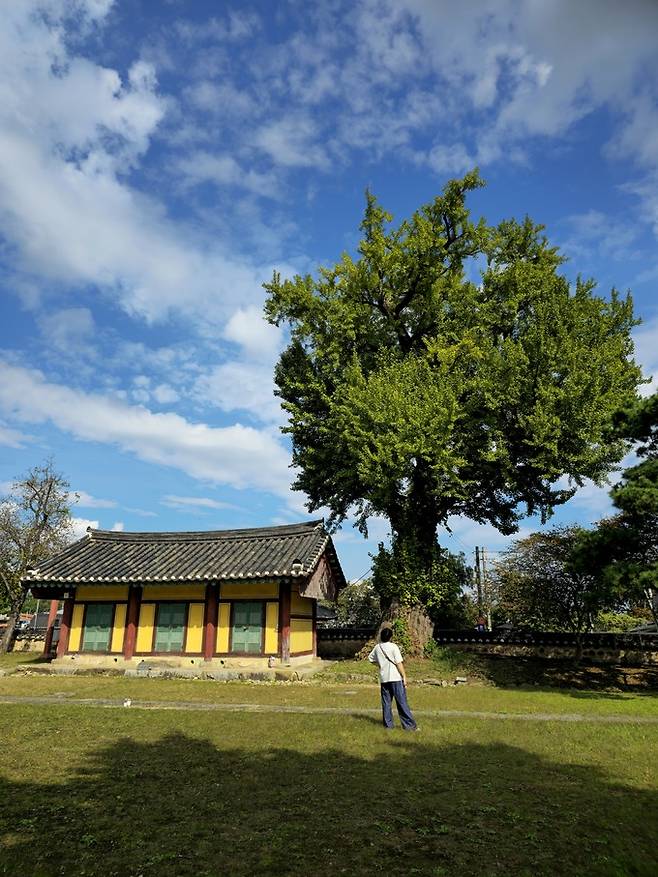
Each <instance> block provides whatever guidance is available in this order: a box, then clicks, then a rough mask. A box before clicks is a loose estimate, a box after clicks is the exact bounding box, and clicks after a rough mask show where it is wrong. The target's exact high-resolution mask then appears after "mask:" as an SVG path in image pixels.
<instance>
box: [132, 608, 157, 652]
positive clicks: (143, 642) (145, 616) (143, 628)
mask: <svg viewBox="0 0 658 877" xmlns="http://www.w3.org/2000/svg"><path fill="white" fill-rule="evenodd" d="M154 621H155V603H142V605H141V607H140V610H139V627H138V628H137V643H136V645H135V651H136V652H150V651H151V649H152V648H153V622H154Z"/></svg>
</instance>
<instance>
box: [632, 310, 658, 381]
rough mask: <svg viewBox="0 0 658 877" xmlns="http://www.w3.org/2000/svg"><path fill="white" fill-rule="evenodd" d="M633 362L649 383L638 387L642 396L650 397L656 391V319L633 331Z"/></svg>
mask: <svg viewBox="0 0 658 877" xmlns="http://www.w3.org/2000/svg"><path fill="white" fill-rule="evenodd" d="M633 341H634V343H635V360H636V362H637V363H638V364H639V365H641V366H642V371H643V373H644V375H645V376H646V377H649V378H651V383H649V384H644V385H643V386H642V387H640V393H641V394H642V395H643V396H650V395H651V394H652V393H655V392H656V390H657V389H658V318H654V319H652V320H648V321H647V322H646V323H642V324H641V325H640V326H638V327H637V328H636V329H635V330H634V331H633Z"/></svg>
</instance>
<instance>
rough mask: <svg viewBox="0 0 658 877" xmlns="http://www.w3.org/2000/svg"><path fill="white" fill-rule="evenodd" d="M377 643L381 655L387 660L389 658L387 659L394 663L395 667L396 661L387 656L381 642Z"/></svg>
mask: <svg viewBox="0 0 658 877" xmlns="http://www.w3.org/2000/svg"><path fill="white" fill-rule="evenodd" d="M378 645H379V648H380V649H381V652H382V655H383V656H384V657H385V658H386V659H387V660H389V661H390V662H391V664H393V665H395V667H397V662H396V661H394V660H393V658H389V656H388V655H387V654H386V652H385V651H384V647H383V646H382V644H381V643H378Z"/></svg>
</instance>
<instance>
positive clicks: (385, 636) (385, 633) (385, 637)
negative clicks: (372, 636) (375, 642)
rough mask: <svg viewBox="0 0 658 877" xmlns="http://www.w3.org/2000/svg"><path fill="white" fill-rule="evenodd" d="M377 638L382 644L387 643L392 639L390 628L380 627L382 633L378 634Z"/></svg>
mask: <svg viewBox="0 0 658 877" xmlns="http://www.w3.org/2000/svg"><path fill="white" fill-rule="evenodd" d="M379 638H380V639H381V641H382V642H383V643H387V642H388V641H389V640H392V639H393V631H392V629H391V628H390V627H382V632H381V633H380V634H379Z"/></svg>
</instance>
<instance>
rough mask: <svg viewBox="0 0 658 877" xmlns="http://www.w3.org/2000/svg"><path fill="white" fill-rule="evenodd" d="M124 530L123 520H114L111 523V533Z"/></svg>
mask: <svg viewBox="0 0 658 877" xmlns="http://www.w3.org/2000/svg"><path fill="white" fill-rule="evenodd" d="M124 530H125V527H124V524H123V521H115V522H114V523H113V524H112V532H113V533H123V531H124Z"/></svg>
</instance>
